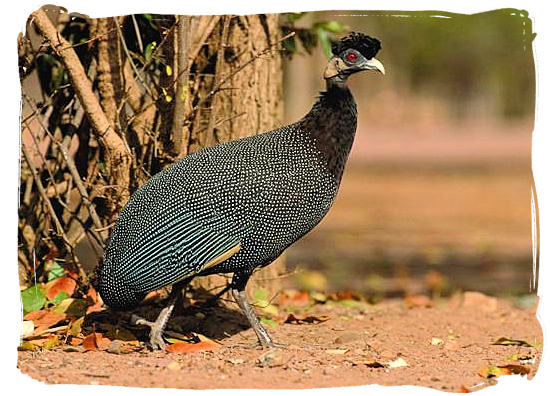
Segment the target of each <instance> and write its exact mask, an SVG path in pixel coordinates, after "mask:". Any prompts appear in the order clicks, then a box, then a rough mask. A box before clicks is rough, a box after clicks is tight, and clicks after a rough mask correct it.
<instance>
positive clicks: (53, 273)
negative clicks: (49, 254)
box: [46, 260, 65, 282]
mask: <svg viewBox="0 0 550 396" xmlns="http://www.w3.org/2000/svg"><path fill="white" fill-rule="evenodd" d="M46 271H47V272H48V282H50V281H53V280H54V279H57V278H60V277H62V276H64V275H65V269H64V268H63V267H62V266H61V265H59V263H58V262H57V261H55V260H51V261H48V262H46Z"/></svg>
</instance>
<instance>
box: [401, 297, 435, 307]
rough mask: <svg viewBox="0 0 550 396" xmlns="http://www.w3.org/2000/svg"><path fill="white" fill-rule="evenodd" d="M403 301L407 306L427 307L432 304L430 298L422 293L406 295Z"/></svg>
mask: <svg viewBox="0 0 550 396" xmlns="http://www.w3.org/2000/svg"><path fill="white" fill-rule="evenodd" d="M403 303H404V304H405V306H406V307H407V308H416V307H424V308H428V307H431V306H432V300H431V299H430V298H429V297H428V296H424V295H412V296H406V297H405V298H404V299H403Z"/></svg>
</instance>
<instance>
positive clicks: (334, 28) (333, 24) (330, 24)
mask: <svg viewBox="0 0 550 396" xmlns="http://www.w3.org/2000/svg"><path fill="white" fill-rule="evenodd" d="M313 27H314V28H317V29H323V30H325V31H327V32H330V33H335V34H339V33H342V32H344V31H346V30H348V29H349V28H348V26H346V25H344V24H343V23H340V22H337V21H323V22H317V23H316V24H314V25H313Z"/></svg>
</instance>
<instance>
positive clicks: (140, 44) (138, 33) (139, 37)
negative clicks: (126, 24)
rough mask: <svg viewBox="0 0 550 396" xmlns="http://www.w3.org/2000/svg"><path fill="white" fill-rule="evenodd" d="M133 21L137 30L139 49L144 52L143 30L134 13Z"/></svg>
mask: <svg viewBox="0 0 550 396" xmlns="http://www.w3.org/2000/svg"><path fill="white" fill-rule="evenodd" d="M132 22H133V24H134V30H135V31H136V38H137V42H138V47H139V50H140V51H141V53H142V54H143V41H141V32H140V31H139V26H138V24H137V20H136V16H135V15H134V14H132Z"/></svg>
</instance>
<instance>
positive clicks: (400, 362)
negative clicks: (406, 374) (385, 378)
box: [386, 357, 409, 368]
mask: <svg viewBox="0 0 550 396" xmlns="http://www.w3.org/2000/svg"><path fill="white" fill-rule="evenodd" d="M408 365H409V364H408V363H407V362H406V361H405V359H403V358H402V357H398V358H397V359H395V360H392V361H391V362H388V363H386V366H387V367H389V368H400V367H407V366H408Z"/></svg>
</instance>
